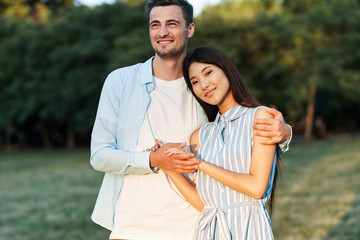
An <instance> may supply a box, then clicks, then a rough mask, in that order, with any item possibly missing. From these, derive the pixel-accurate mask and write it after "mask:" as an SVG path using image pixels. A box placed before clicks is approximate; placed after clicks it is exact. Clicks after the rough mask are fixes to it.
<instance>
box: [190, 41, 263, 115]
mask: <svg viewBox="0 0 360 240" xmlns="http://www.w3.org/2000/svg"><path fill="white" fill-rule="evenodd" d="M193 62H199V63H207V64H212V65H215V66H217V67H219V68H220V69H221V70H223V72H224V73H225V75H226V77H227V79H228V81H229V84H230V89H231V91H232V94H233V96H234V99H235V101H236V102H237V103H238V104H240V105H241V106H244V107H257V106H260V104H259V103H258V102H257V101H256V99H255V98H254V97H253V96H252V94H251V93H250V90H249V88H248V87H247V86H246V83H245V81H244V80H243V78H242V76H241V74H240V72H239V71H238V70H237V68H236V66H235V65H234V64H233V63H232V62H231V61H230V59H229V58H228V57H226V55H225V54H224V53H222V52H221V51H219V50H217V49H216V48H213V47H209V46H203V47H199V48H196V49H195V50H194V51H193V52H192V53H190V54H188V55H187V56H186V58H185V60H184V63H183V72H184V78H185V81H186V84H187V86H188V87H189V89H190V90H191V92H192V93H193V95H194V96H195V98H196V100H197V101H198V102H199V103H200V105H201V106H202V107H203V109H204V111H205V113H206V115H207V117H208V120H209V121H210V122H211V121H214V120H215V117H216V114H217V112H218V111H219V108H218V107H217V106H214V105H210V104H208V103H206V102H204V101H202V100H201V99H200V98H198V97H197V96H196V94H195V93H194V90H193V88H192V84H191V82H190V78H189V67H190V65H191V64H192V63H193Z"/></svg>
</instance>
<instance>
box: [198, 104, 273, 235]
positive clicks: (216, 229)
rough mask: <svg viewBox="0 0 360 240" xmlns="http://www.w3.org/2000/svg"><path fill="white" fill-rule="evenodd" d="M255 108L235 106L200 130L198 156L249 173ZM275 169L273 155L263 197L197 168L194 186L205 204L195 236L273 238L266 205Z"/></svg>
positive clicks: (223, 166) (227, 167)
mask: <svg viewBox="0 0 360 240" xmlns="http://www.w3.org/2000/svg"><path fill="white" fill-rule="evenodd" d="M256 110H257V108H245V107H242V106H236V107H234V108H232V109H230V110H229V111H227V112H226V113H225V114H223V115H220V114H218V115H217V117H216V119H215V121H214V122H211V123H208V124H206V125H204V126H203V127H202V128H201V129H200V132H199V138H200V149H199V151H198V157H199V158H201V159H202V160H204V161H207V162H209V163H212V164H215V165H217V166H220V167H222V168H224V169H228V170H231V171H234V172H239V173H249V170H250V163H251V151H252V141H253V131H252V123H253V118H254V114H255V112H256ZM275 169H276V156H274V164H273V168H272V171H271V175H270V178H269V183H268V187H267V189H266V192H265V194H264V196H263V197H262V199H260V200H256V199H254V198H252V197H250V196H248V195H245V194H242V193H239V192H237V191H235V190H233V189H231V188H229V187H227V186H225V185H224V184H222V183H220V182H218V181H216V180H215V179H213V178H211V177H210V176H209V175H207V174H205V173H203V172H201V171H198V172H197V173H196V178H195V181H196V189H197V191H198V192H199V194H200V197H201V199H202V200H203V202H204V204H205V208H204V210H203V211H202V213H201V214H200V216H199V218H198V227H197V230H196V231H195V235H194V239H196V240H198V239H201V240H202V239H216V240H230V239H232V240H240V239H241V240H242V239H244V240H245V239H273V234H272V230H271V222H270V218H269V215H268V213H267V211H266V209H265V206H266V203H267V201H268V199H269V197H270V194H271V190H272V185H273V179H274V175H275Z"/></svg>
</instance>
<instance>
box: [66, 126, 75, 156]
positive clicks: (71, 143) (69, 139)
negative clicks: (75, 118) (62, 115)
mask: <svg viewBox="0 0 360 240" xmlns="http://www.w3.org/2000/svg"><path fill="white" fill-rule="evenodd" d="M66 147H67V149H69V150H72V149H74V148H75V133H74V124H73V123H72V122H71V121H69V122H68V124H67V134H66Z"/></svg>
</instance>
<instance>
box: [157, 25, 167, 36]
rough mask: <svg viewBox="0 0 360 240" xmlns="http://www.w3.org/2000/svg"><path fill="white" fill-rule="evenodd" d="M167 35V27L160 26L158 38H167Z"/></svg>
mask: <svg viewBox="0 0 360 240" xmlns="http://www.w3.org/2000/svg"><path fill="white" fill-rule="evenodd" d="M168 34H169V31H168V29H167V27H166V26H161V27H160V31H159V35H160V37H164V36H167V35H168Z"/></svg>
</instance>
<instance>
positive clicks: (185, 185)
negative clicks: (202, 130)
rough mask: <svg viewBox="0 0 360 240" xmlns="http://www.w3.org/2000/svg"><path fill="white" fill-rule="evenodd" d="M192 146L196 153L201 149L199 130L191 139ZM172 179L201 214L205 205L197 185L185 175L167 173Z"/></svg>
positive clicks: (172, 172)
mask: <svg viewBox="0 0 360 240" xmlns="http://www.w3.org/2000/svg"><path fill="white" fill-rule="evenodd" d="M190 146H191V150H192V152H194V153H196V151H197V150H198V149H199V129H198V130H196V131H195V132H194V133H193V134H192V135H191V138H190ZM165 173H166V174H167V175H168V176H169V177H170V179H171V180H172V182H173V183H174V184H175V186H176V187H177V188H178V189H179V191H180V193H181V194H182V195H183V196H184V198H185V199H186V201H188V202H189V203H190V204H191V205H193V206H194V207H195V208H196V209H197V210H198V211H199V212H201V211H202V210H203V208H204V203H203V201H202V200H201V198H200V196H199V194H198V192H197V191H196V188H195V183H194V182H192V181H191V180H190V179H188V178H186V177H185V176H184V175H183V174H181V173H178V172H174V171H165Z"/></svg>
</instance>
